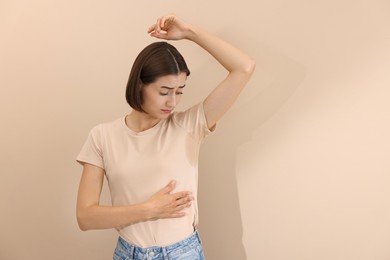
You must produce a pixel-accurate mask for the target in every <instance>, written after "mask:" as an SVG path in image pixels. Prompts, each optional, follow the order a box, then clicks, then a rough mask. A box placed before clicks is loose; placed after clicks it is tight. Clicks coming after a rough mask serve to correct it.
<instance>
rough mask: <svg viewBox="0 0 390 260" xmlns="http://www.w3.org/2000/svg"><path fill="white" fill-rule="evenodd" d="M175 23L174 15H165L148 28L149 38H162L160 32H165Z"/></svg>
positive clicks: (162, 35)
mask: <svg viewBox="0 0 390 260" xmlns="http://www.w3.org/2000/svg"><path fill="white" fill-rule="evenodd" d="M174 21H175V16H174V15H165V16H162V17H160V18H158V19H157V21H156V23H155V24H153V25H152V26H150V27H149V29H148V33H149V34H150V35H151V36H154V37H157V38H164V36H165V33H163V34H162V32H167V31H168V29H169V27H170V25H171V24H173V22H174Z"/></svg>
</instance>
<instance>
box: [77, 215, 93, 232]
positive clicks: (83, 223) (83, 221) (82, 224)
mask: <svg viewBox="0 0 390 260" xmlns="http://www.w3.org/2000/svg"><path fill="white" fill-rule="evenodd" d="M76 219H77V224H78V226H79V229H80V230H81V231H87V230H90V229H91V228H90V227H89V226H88V220H87V218H86V217H85V214H83V213H82V212H79V211H77V213H76Z"/></svg>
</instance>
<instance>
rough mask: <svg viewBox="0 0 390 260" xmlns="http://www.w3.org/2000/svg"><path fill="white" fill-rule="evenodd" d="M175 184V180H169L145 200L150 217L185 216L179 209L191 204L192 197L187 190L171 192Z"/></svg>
mask: <svg viewBox="0 0 390 260" xmlns="http://www.w3.org/2000/svg"><path fill="white" fill-rule="evenodd" d="M175 186H176V182H175V181H171V182H170V183H168V185H166V186H165V187H164V188H162V189H161V190H159V191H158V192H156V193H155V194H154V195H153V196H152V197H151V198H150V199H149V200H148V201H146V203H145V204H146V205H148V208H149V209H150V212H151V216H150V217H151V219H158V218H180V217H183V216H185V213H184V212H181V211H182V210H183V209H185V208H188V207H189V206H191V204H192V200H193V199H194V197H193V196H192V193H191V192H189V191H181V192H176V193H171V192H172V191H173V189H174V188H175Z"/></svg>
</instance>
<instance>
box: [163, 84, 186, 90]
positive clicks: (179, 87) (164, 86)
mask: <svg viewBox="0 0 390 260" xmlns="http://www.w3.org/2000/svg"><path fill="white" fill-rule="evenodd" d="M185 86H186V85H183V86H179V88H184V87H185ZM160 88H166V89H175V88H173V87H167V86H161V87H160Z"/></svg>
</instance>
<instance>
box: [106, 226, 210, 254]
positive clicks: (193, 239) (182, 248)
mask: <svg viewBox="0 0 390 260" xmlns="http://www.w3.org/2000/svg"><path fill="white" fill-rule="evenodd" d="M113 259H114V260H204V259H205V258H204V255H203V250H202V245H201V241H200V239H199V234H198V231H195V232H194V233H193V234H192V235H191V236H190V237H188V238H186V239H184V240H182V241H180V242H177V243H175V244H173V245H169V246H166V247H158V246H155V247H148V248H142V247H138V246H135V245H133V244H130V243H129V242H127V241H125V240H124V239H123V238H121V237H119V238H118V243H117V246H116V248H115V252H114V258H113Z"/></svg>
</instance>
